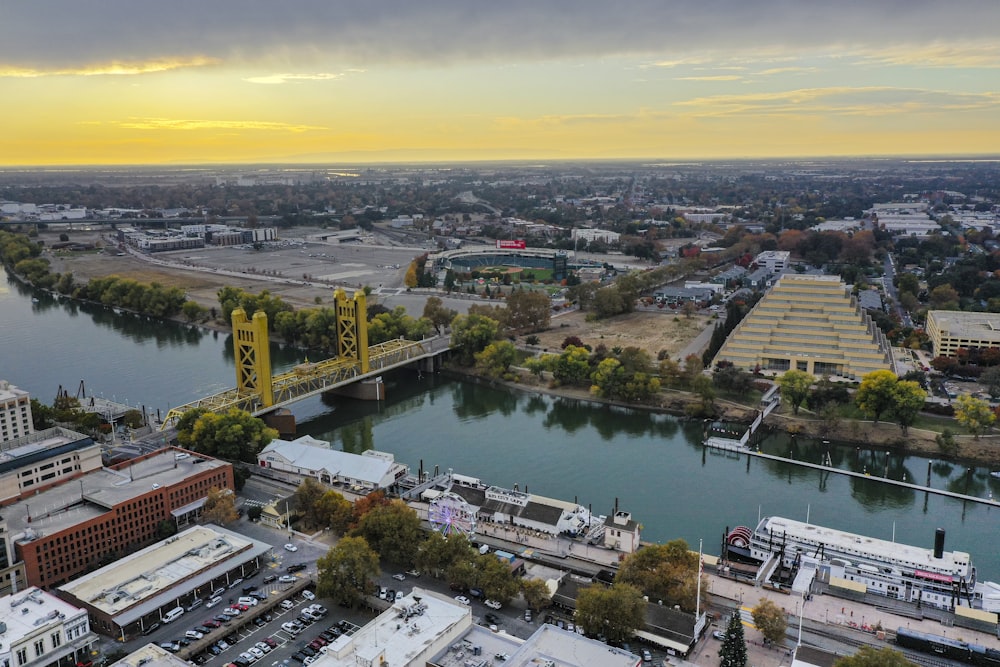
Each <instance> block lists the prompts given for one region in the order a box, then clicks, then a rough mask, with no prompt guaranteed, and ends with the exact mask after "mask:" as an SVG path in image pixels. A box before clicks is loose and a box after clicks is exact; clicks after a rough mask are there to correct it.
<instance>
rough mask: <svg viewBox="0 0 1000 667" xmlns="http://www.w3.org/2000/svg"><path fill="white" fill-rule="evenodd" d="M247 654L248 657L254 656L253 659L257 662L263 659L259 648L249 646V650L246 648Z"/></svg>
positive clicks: (262, 653)
mask: <svg viewBox="0 0 1000 667" xmlns="http://www.w3.org/2000/svg"><path fill="white" fill-rule="evenodd" d="M247 653H249V654H250V655H252V656H254V657H255V658H257V659H258V660H259V659H260V658H263V657H264V652H263V651H261V650H260V649H259V648H257V647H256V646H251V647H250V648H248V649H247Z"/></svg>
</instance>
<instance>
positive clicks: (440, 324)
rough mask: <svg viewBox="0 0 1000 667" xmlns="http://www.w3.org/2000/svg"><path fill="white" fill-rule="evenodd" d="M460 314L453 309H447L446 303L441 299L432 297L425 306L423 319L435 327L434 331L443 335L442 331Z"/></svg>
mask: <svg viewBox="0 0 1000 667" xmlns="http://www.w3.org/2000/svg"><path fill="white" fill-rule="evenodd" d="M457 314H458V313H457V312H455V311H454V310H452V309H451V308H446V307H445V305H444V302H443V301H441V299H440V298H439V297H436V296H431V297H428V298H427V302H426V303H425V304H424V314H423V317H424V318H426V319H427V320H429V321H430V323H431V324H432V325H434V330H435V331H436V332H438V333H441V329H442V328H444V327H446V326H448V325H449V324H450V323H451V321H452V320H454V319H455V316H456V315H457Z"/></svg>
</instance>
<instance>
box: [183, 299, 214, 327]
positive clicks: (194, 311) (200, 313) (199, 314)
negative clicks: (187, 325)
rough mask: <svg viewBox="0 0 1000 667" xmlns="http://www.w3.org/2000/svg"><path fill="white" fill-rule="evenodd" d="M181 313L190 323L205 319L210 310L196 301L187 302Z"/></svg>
mask: <svg viewBox="0 0 1000 667" xmlns="http://www.w3.org/2000/svg"><path fill="white" fill-rule="evenodd" d="M181 312H182V313H183V314H184V317H185V318H187V321H188V322H194V321H195V320H200V319H202V318H203V317H205V314H206V313H208V310H207V309H206V308H205V307H204V306H202V305H201V304H199V303H197V302H195V301H185V302H184V305H183V306H181Z"/></svg>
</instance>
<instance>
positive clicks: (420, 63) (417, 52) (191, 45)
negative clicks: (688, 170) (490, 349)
mask: <svg viewBox="0 0 1000 667" xmlns="http://www.w3.org/2000/svg"><path fill="white" fill-rule="evenodd" d="M0 25H2V26H3V31H2V33H3V38H2V39H0V121H2V123H0V127H2V132H0V165H4V166H41V165H108V164H165V165H181V164H202V163H309V162H348V163H354V162H393V161H403V162H428V161H429V162H435V161H441V162H450V161H469V160H587V159H642V160H697V159H722V158H760V157H765V158H766V157H812V156H816V157H820V156H822V157H828V156H867V155H878V156H885V155H953V156H955V155H962V156H968V155H996V154H1000V39H997V37H996V29H997V26H998V25H1000V1H998V0H948V1H947V2H942V1H941V0H836V1H831V0H632V1H629V0H620V1H618V2H609V1H608V0H601V1H597V0H551V1H548V2H547V1H546V0H425V1H424V2H418V1H416V0H353V1H350V2H348V1H346V0H284V1H281V2H279V1H278V0H160V1H158V2H152V1H150V0H9V1H8V2H5V3H3V6H2V7H0Z"/></svg>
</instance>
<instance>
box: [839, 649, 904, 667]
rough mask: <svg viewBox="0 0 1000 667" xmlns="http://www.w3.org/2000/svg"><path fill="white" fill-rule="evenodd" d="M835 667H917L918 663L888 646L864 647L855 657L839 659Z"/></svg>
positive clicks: (849, 656)
mask: <svg viewBox="0 0 1000 667" xmlns="http://www.w3.org/2000/svg"><path fill="white" fill-rule="evenodd" d="M833 667H916V663H914V662H912V661H910V660H908V659H907V658H906V656H905V655H903V654H902V653H900V652H899V651H897V650H896V649H894V648H890V647H888V646H883V647H882V648H879V649H876V648H875V647H874V646H862V647H861V648H859V649H858V651H857V652H856V653H855V654H854V655H848V656H844V657H842V658H837V660H836V661H834V663H833Z"/></svg>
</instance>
